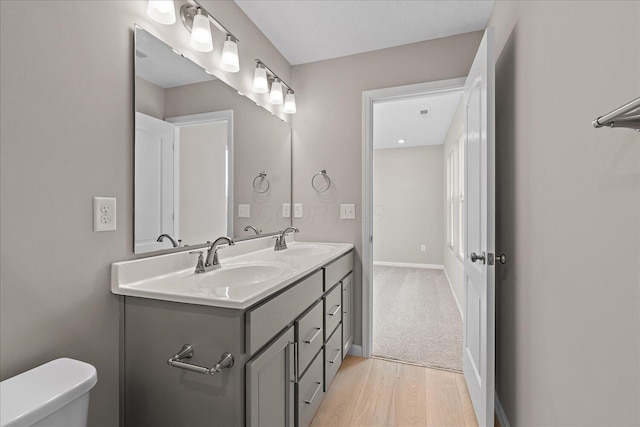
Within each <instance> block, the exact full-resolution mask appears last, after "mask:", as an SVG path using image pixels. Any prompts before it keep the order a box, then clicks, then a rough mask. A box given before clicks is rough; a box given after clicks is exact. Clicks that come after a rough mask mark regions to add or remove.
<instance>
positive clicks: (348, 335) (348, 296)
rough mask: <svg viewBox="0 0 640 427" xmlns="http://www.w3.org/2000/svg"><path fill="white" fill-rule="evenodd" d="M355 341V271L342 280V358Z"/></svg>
mask: <svg viewBox="0 0 640 427" xmlns="http://www.w3.org/2000/svg"><path fill="white" fill-rule="evenodd" d="M352 343H353V273H350V274H349V275H348V276H347V277H345V278H344V279H343V280H342V358H345V357H346V356H347V352H348V351H349V348H350V347H351V344H352Z"/></svg>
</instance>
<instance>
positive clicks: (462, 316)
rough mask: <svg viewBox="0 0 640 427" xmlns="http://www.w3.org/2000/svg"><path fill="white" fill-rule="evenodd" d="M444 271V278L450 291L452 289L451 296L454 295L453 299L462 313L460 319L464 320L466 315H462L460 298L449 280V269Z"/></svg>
mask: <svg viewBox="0 0 640 427" xmlns="http://www.w3.org/2000/svg"><path fill="white" fill-rule="evenodd" d="M443 270H444V277H446V278H447V283H448V284H449V289H451V294H453V299H454V300H455V301H456V305H457V306H458V311H459V312H460V318H461V319H462V320H464V314H462V306H461V305H460V301H458V296H457V295H456V293H455V291H454V290H453V285H452V284H451V280H450V279H449V275H448V274H447V269H446V268H443Z"/></svg>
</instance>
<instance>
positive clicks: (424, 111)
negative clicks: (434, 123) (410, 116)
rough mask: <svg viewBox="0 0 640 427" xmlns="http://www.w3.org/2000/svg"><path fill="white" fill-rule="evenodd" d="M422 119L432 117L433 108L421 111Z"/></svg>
mask: <svg viewBox="0 0 640 427" xmlns="http://www.w3.org/2000/svg"><path fill="white" fill-rule="evenodd" d="M420 117H422V118H423V119H426V118H427V117H431V108H423V109H422V110H420Z"/></svg>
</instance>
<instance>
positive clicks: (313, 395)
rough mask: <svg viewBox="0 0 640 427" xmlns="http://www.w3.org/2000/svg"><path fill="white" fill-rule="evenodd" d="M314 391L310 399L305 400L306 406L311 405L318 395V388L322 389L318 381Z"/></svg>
mask: <svg viewBox="0 0 640 427" xmlns="http://www.w3.org/2000/svg"><path fill="white" fill-rule="evenodd" d="M316 384H317V386H316V391H314V392H313V394H312V395H311V399H307V400H305V401H304V403H306V404H307V405H311V402H313V399H315V398H316V395H317V394H318V392H319V391H320V388H321V387H322V383H321V382H319V381H316Z"/></svg>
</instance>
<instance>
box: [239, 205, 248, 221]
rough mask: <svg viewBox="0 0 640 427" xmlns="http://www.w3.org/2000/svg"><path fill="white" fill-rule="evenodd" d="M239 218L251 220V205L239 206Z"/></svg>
mask: <svg viewBox="0 0 640 427" xmlns="http://www.w3.org/2000/svg"><path fill="white" fill-rule="evenodd" d="M238 218H251V205H247V204H238Z"/></svg>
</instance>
